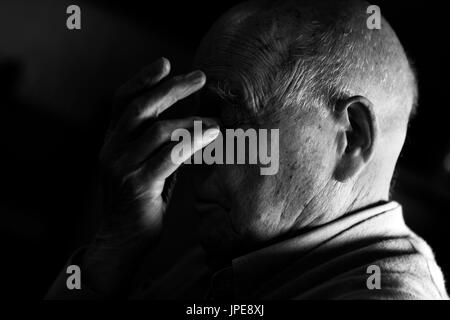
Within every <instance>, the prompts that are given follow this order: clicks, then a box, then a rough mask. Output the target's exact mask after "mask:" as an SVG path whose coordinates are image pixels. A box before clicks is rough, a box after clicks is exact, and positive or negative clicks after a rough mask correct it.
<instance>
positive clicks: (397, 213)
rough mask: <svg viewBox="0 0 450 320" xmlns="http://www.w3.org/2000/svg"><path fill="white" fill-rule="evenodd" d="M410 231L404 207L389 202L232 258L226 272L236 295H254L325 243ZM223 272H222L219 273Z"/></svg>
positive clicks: (338, 242)
mask: <svg viewBox="0 0 450 320" xmlns="http://www.w3.org/2000/svg"><path fill="white" fill-rule="evenodd" d="M408 231H409V229H408V228H407V227H406V225H405V223H404V220H403V214H402V208H401V206H400V205H399V204H398V203H397V202H395V201H392V202H387V203H384V204H381V205H377V206H375V207H371V208H369V209H365V210H361V211H358V212H355V213H351V214H348V215H345V216H343V217H341V218H339V219H337V220H335V221H332V222H330V223H327V224H325V225H323V226H320V227H318V228H316V229H313V230H310V231H308V232H306V233H304V234H301V235H299V236H296V237H293V238H290V239H287V240H284V241H281V242H278V243H276V244H274V245H271V246H269V247H265V248H263V249H260V250H257V251H253V252H251V253H249V254H247V255H244V256H241V257H238V258H236V259H234V260H233V261H232V267H231V269H232V270H230V268H227V269H228V270H227V271H226V273H227V274H232V275H233V279H234V280H233V281H234V295H235V297H237V298H245V297H251V295H252V293H253V292H254V290H256V289H257V287H258V285H260V284H261V283H263V282H264V280H265V279H267V277H268V276H270V275H274V274H276V273H277V271H279V270H280V269H282V268H283V267H286V266H287V265H289V263H290V262H291V261H294V260H298V259H302V257H304V256H305V255H306V254H307V253H309V252H311V251H313V250H314V249H316V248H318V247H320V246H321V245H322V244H324V243H328V245H330V244H331V245H334V246H340V245H343V244H344V243H345V242H350V241H351V242H356V241H358V240H364V239H368V238H370V237H383V236H392V235H394V236H398V235H404V234H407V233H408ZM338 235H340V236H339V237H337V236H338ZM342 235H343V236H342ZM230 271H232V273H230ZM221 273H222V272H221V271H219V272H218V273H217V274H221Z"/></svg>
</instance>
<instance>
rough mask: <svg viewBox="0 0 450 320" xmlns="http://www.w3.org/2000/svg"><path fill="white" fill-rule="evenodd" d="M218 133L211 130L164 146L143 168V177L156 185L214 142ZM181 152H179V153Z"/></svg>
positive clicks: (217, 129) (213, 129) (217, 130)
mask: <svg viewBox="0 0 450 320" xmlns="http://www.w3.org/2000/svg"><path fill="white" fill-rule="evenodd" d="M219 133H220V130H219V128H211V129H207V130H205V131H203V133H201V134H194V136H193V138H192V141H191V139H183V140H182V141H181V142H179V143H177V144H175V143H171V144H169V145H167V146H165V147H164V148H163V149H162V150H161V151H160V152H159V153H158V154H157V155H156V156H155V157H152V158H151V159H149V160H148V161H147V162H146V163H145V164H144V167H143V170H142V172H143V174H144V177H146V178H147V179H149V181H152V182H154V183H156V184H158V183H160V181H164V180H165V179H166V178H167V177H169V176H170V175H171V174H172V173H174V172H175V170H177V168H178V167H179V166H180V165H181V164H182V163H183V162H184V161H186V160H187V159H189V158H190V157H191V156H192V155H193V154H194V153H196V152H197V151H198V150H200V149H202V148H203V147H205V146H207V145H208V144H210V143H211V142H212V141H214V140H215V139H216V138H217V137H218V135H219ZM181 150H182V151H183V152H180V151H181Z"/></svg>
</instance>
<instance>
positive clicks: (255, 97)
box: [196, 0, 417, 129]
mask: <svg viewBox="0 0 450 320" xmlns="http://www.w3.org/2000/svg"><path fill="white" fill-rule="evenodd" d="M368 6H369V4H368V3H365V2H362V1H327V0H315V1H302V0H281V1H252V2H246V3H243V4H241V5H239V6H237V7H235V8H233V9H231V10H230V11H229V12H228V13H226V14H225V15H224V16H222V17H221V19H219V21H218V22H217V23H216V24H215V25H214V26H213V28H212V30H211V31H210V32H209V33H208V35H207V36H206V37H205V39H204V41H203V43H202V44H201V46H200V48H199V51H198V54H197V59H196V60H197V62H198V65H199V66H200V67H201V68H203V69H204V70H205V71H206V72H207V74H208V77H209V80H210V81H209V84H210V85H211V87H212V88H214V87H215V88H216V89H218V91H219V92H220V93H221V94H222V95H223V97H224V98H226V99H228V100H229V101H230V102H232V103H233V104H236V105H239V106H240V107H243V108H245V109H246V110H247V111H250V112H255V113H260V114H264V113H265V112H268V113H270V115H271V116H272V117H273V116H274V115H276V114H278V113H280V112H282V111H283V109H284V108H286V107H288V106H292V105H294V106H295V105H296V106H299V105H305V104H307V105H308V107H313V106H315V107H331V108H332V107H333V105H334V104H335V103H336V102H337V101H338V100H339V99H341V98H343V97H345V96H353V95H363V96H366V97H367V98H368V99H370V100H371V101H372V103H373V104H374V105H375V107H376V111H377V113H378V114H379V117H380V119H379V120H380V124H381V126H382V129H389V128H390V127H391V126H392V125H393V124H395V125H396V126H398V125H399V123H401V122H399V120H401V121H402V122H403V124H404V127H406V123H407V120H408V118H409V115H410V114H411V110H412V108H413V105H414V104H415V100H416V97H417V89H416V80H415V77H414V73H413V72H412V69H411V67H410V64H409V62H408V59H407V57H406V55H405V52H404V50H403V48H402V46H401V44H400V42H399V40H398V38H397V36H396V35H395V33H394V31H393V30H392V28H391V27H390V26H389V24H388V23H387V22H386V21H385V20H383V22H382V28H381V30H369V29H368V28H367V26H366V21H367V18H368V14H367V12H366V10H367V7H368Z"/></svg>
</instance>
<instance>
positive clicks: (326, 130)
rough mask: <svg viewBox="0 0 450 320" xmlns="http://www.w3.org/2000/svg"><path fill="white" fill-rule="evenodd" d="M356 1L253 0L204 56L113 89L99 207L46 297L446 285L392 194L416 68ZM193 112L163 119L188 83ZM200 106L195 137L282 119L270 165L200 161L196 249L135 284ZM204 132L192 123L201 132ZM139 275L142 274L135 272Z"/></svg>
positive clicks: (164, 65) (160, 66)
mask: <svg viewBox="0 0 450 320" xmlns="http://www.w3.org/2000/svg"><path fill="white" fill-rule="evenodd" d="M367 7H368V4H367V3H361V2H359V1H311V2H310V1H301V0H292V1H290V0H286V1H255V2H248V3H243V4H241V5H239V6H237V7H235V8H233V9H232V10H230V11H229V12H228V13H226V14H225V15H224V16H223V17H221V18H220V19H219V21H218V22H217V23H216V24H215V25H214V26H213V28H212V29H211V30H210V32H209V33H208V34H207V35H206V37H205V39H204V41H203V42H202V44H201V46H200V48H199V50H198V53H197V57H196V66H197V67H198V69H199V70H202V71H194V72H192V73H190V74H188V75H183V76H177V77H173V78H169V76H168V74H169V72H170V63H169V61H168V60H167V59H164V58H162V59H160V60H158V61H156V62H155V63H153V64H152V65H150V66H149V67H148V68H146V69H144V70H143V71H142V73H141V74H139V75H138V76H137V77H136V78H135V79H133V80H131V81H130V82H128V83H127V84H126V85H124V86H123V87H122V88H121V89H120V90H119V94H118V97H117V104H116V106H115V109H114V112H113V114H114V116H113V120H112V122H111V127H110V131H109V134H108V135H107V139H106V142H105V145H104V147H103V149H102V153H101V168H102V172H103V176H104V183H103V188H104V191H105V192H104V193H105V206H104V207H105V209H104V210H105V212H104V213H105V218H104V221H103V225H102V228H101V230H100V231H99V232H98V234H97V237H96V239H95V241H94V242H93V243H92V244H91V245H90V246H88V247H87V248H85V249H83V250H80V251H79V252H78V253H77V254H75V255H74V257H73V258H72V260H71V261H70V263H69V264H77V265H79V266H80V268H81V271H82V273H81V274H82V278H81V289H80V290H76V289H74V290H69V289H68V288H67V286H66V279H67V277H68V275H67V274H66V272H65V271H66V270H64V272H63V273H62V274H61V275H60V277H59V278H58V279H57V280H56V282H55V284H54V285H53V287H52V288H51V290H50V292H49V294H48V296H47V297H48V298H110V297H133V298H149V299H180V298H199V299H233V298H234V299H248V298H253V299H447V298H448V296H447V293H446V290H445V286H444V280H443V277H442V273H441V271H440V269H439V267H438V266H437V264H436V262H435V259H434V257H433V254H432V251H431V250H430V248H429V247H428V245H427V244H426V243H425V242H424V241H423V240H422V239H420V238H419V237H418V236H416V235H415V234H414V233H413V232H412V231H411V230H410V229H408V227H407V226H406V225H405V223H404V221H403V217H402V209H401V206H400V205H399V204H398V203H396V202H393V201H389V189H390V184H391V179H392V175H393V172H394V168H395V164H396V161H397V158H398V156H399V154H400V151H401V149H402V145H403V143H404V140H405V136H406V131H407V127H408V121H409V119H410V117H411V115H412V113H413V112H414V110H413V108H414V104H415V101H416V99H417V85H416V79H415V75H414V73H413V71H412V68H411V65H410V63H409V62H408V59H407V57H406V55H405V52H404V50H403V48H402V46H401V44H400V42H399V40H398V39H397V37H396V35H395V33H394V31H393V30H392V29H391V27H390V26H389V24H388V23H387V22H386V21H385V20H382V24H381V26H382V27H381V29H380V30H377V29H374V30H370V29H369V28H368V27H367V23H366V22H367V18H368V15H367V13H366V10H367ZM197 91H198V94H197V102H198V105H199V115H200V116H201V117H195V118H187V119H177V120H160V119H158V116H159V115H160V114H161V113H162V112H163V111H164V110H166V109H167V108H169V107H170V106H172V105H173V104H174V103H175V102H177V101H178V100H180V99H183V98H185V97H187V96H189V95H191V94H192V93H194V92H197ZM194 120H201V121H202V122H203V124H204V130H205V132H206V133H205V134H204V135H203V136H202V135H200V136H195V135H194V141H193V144H192V145H193V146H194V148H193V149H192V150H191V154H189V155H188V156H190V155H192V154H193V153H194V152H196V151H198V150H200V149H201V148H203V147H204V146H206V145H208V144H209V143H211V142H212V141H214V140H215V139H216V138H217V137H218V135H219V130H223V129H225V128H244V129H246V128H258V129H261V128H266V129H273V128H277V129H279V137H280V138H279V146H278V147H279V170H278V172H277V173H276V174H274V175H261V174H260V170H259V169H260V166H261V164H254V165H248V164H247V165H239V164H216V165H213V166H208V167H207V168H203V169H204V170H203V169H202V171H203V174H204V177H203V176H202V178H201V182H202V183H201V186H199V187H198V190H197V193H198V203H197V211H198V212H199V214H200V217H201V219H200V220H201V223H200V226H199V230H200V234H201V239H202V242H203V249H204V252H205V253H206V255H204V254H203V251H202V250H193V252H191V253H189V254H187V255H186V257H184V258H183V259H180V260H181V261H180V263H179V264H178V265H176V266H174V268H173V269H172V270H169V271H168V272H167V274H166V275H165V276H164V277H162V278H158V279H154V278H152V277H149V278H148V279H145V280H142V279H140V280H138V286H131V283H132V282H133V281H132V280H133V279H134V275H135V272H136V270H137V267H138V266H139V264H140V262H141V261H142V257H143V256H144V255H145V254H146V253H147V252H149V250H151V249H152V247H154V246H155V244H156V243H157V241H158V238H159V235H160V233H161V230H162V228H163V227H164V222H163V220H164V219H163V216H164V213H165V210H166V207H167V204H168V201H169V199H170V197H168V195H169V193H168V192H167V190H168V189H170V188H167V187H168V185H169V184H170V183H169V182H170V180H171V177H172V175H173V173H174V172H175V171H176V170H177V168H178V167H179V163H175V162H174V161H173V159H172V156H171V155H172V150H173V148H174V146H175V145H176V143H175V142H173V141H172V140H171V135H172V133H173V132H174V130H176V129H179V128H185V129H187V130H192V128H193V122H194ZM202 138H203V139H202ZM141 280H142V281H141Z"/></svg>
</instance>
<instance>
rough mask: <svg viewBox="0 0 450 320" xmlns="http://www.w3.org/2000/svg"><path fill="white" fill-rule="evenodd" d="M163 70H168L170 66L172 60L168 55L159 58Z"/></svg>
mask: <svg viewBox="0 0 450 320" xmlns="http://www.w3.org/2000/svg"><path fill="white" fill-rule="evenodd" d="M159 60H160V63H161V65H162V69H163V71H167V70H168V69H169V68H170V61H169V60H168V59H167V58H166V57H161V58H159Z"/></svg>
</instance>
